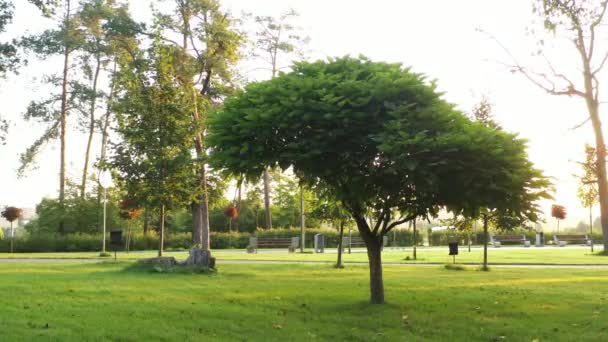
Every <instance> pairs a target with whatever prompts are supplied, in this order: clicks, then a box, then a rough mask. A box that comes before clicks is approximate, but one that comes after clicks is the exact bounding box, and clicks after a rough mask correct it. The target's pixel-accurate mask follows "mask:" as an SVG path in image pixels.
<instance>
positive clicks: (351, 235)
mask: <svg viewBox="0 0 608 342" xmlns="http://www.w3.org/2000/svg"><path fill="white" fill-rule="evenodd" d="M352 240H353V231H352V229H351V228H350V227H348V254H350V247H351V242H352Z"/></svg>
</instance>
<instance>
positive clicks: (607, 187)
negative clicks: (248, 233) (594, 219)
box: [589, 101, 608, 253]
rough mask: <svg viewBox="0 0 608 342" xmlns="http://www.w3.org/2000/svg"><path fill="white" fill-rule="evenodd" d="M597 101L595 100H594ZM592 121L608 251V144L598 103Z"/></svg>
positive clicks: (591, 108)
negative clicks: (605, 140) (607, 159)
mask: <svg viewBox="0 0 608 342" xmlns="http://www.w3.org/2000/svg"><path fill="white" fill-rule="evenodd" d="M594 102H595V101H594ZM589 112H590V114H591V122H592V124H593V130H594V131H595V145H596V149H595V152H596V157H597V185H598V194H599V198H600V220H601V222H602V233H603V242H604V253H607V252H608V181H607V179H606V145H605V144H604V133H603V132H602V123H601V121H600V118H599V109H598V106H597V103H596V104H595V105H594V106H592V107H590V109H589Z"/></svg>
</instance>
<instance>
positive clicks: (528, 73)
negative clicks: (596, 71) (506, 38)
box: [478, 29, 585, 97]
mask: <svg viewBox="0 0 608 342" xmlns="http://www.w3.org/2000/svg"><path fill="white" fill-rule="evenodd" d="M478 31H479V32H481V33H483V34H485V35H486V36H488V37H489V38H490V39H491V40H493V41H494V42H495V43H496V44H497V45H498V46H499V47H500V48H501V49H502V50H503V51H504V52H505V53H506V54H507V55H508V56H509V57H510V58H511V60H512V61H513V64H509V63H504V62H499V63H500V64H502V65H504V66H506V67H509V68H511V71H512V72H519V73H521V74H523V75H524V77H526V78H527V79H528V80H529V81H530V82H532V83H533V84H534V85H536V86H537V87H539V88H541V89H542V90H544V91H545V92H547V93H549V94H551V95H565V96H572V95H577V96H581V97H584V95H585V94H584V93H583V92H582V91H580V90H578V89H576V87H575V86H574V83H573V82H572V81H570V79H568V77H566V76H565V75H564V74H561V73H558V72H557V71H556V70H555V68H554V67H553V65H552V64H551V63H550V62H549V61H548V59H547V58H546V57H545V56H544V55H543V57H544V59H545V61H546V62H547V64H548V67H549V69H550V70H551V72H552V73H553V75H554V76H555V77H557V78H559V79H562V80H564V81H566V83H568V87H567V88H566V89H564V90H558V89H557V88H556V86H555V82H553V81H552V80H551V79H550V78H549V77H548V76H547V75H546V74H545V73H540V72H535V71H532V70H530V69H528V68H526V67H524V66H522V65H521V64H520V63H519V61H518V60H517V58H515V56H514V55H513V54H512V53H511V51H510V50H509V49H507V47H506V46H505V45H504V44H502V43H501V42H500V41H499V40H498V39H497V38H496V37H494V36H493V35H491V34H489V33H488V32H486V31H484V30H482V29H478ZM539 78H540V79H542V81H541V80H539ZM543 82H545V83H548V84H549V85H550V86H548V85H547V84H543Z"/></svg>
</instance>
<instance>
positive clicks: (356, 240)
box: [342, 235, 388, 250]
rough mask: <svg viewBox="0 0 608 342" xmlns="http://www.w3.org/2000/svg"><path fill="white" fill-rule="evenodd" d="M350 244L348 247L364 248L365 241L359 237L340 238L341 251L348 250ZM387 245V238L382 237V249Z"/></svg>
mask: <svg viewBox="0 0 608 342" xmlns="http://www.w3.org/2000/svg"><path fill="white" fill-rule="evenodd" d="M349 242H350V247H365V241H363V239H362V238H361V237H359V236H352V237H349V236H344V237H342V250H344V249H346V248H348V246H349ZM387 243H388V236H386V235H385V236H383V237H382V248H384V246H386V244H387Z"/></svg>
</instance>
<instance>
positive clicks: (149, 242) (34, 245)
mask: <svg viewBox="0 0 608 342" xmlns="http://www.w3.org/2000/svg"><path fill="white" fill-rule="evenodd" d="M316 234H324V235H325V246H326V247H328V248H335V247H337V246H338V237H339V234H338V232H337V231H336V230H333V229H306V244H305V246H306V247H307V248H312V247H313V245H314V236H315V235H316ZM344 234H345V235H348V230H347V229H345V232H344ZM352 235H353V236H358V235H359V233H358V232H357V231H356V230H353V231H352ZM251 236H258V237H284V238H285V237H296V236H297V237H299V236H300V229H298V228H292V229H270V230H258V231H256V232H255V233H254V234H253V235H251V234H249V233H239V232H233V233H223V232H222V233H219V232H212V233H211V248H213V249H225V248H238V249H244V248H246V247H247V246H248V245H249V237H251ZM412 240H413V235H412V232H411V231H405V230H395V231H394V232H391V233H390V234H389V246H392V245H395V244H396V245H398V246H410V245H411V244H412ZM417 240H418V243H419V244H420V243H421V242H422V236H420V235H419V236H418V239H417ZM191 241H192V238H191V234H190V233H171V232H168V233H167V234H166V236H165V249H166V250H169V251H170V250H185V249H189V248H190V247H191ZM111 248H112V247H111V246H110V245H109V241H108V242H107V249H108V250H111ZM157 248H158V236H157V235H156V234H154V233H149V234H147V235H143V234H141V233H138V234H135V235H134V236H133V237H132V243H131V250H134V251H139V250H155V249H157ZM9 249H10V240H9V239H0V253H6V252H8V251H9ZM100 249H101V234H68V235H65V236H62V235H53V234H28V235H24V236H20V237H18V238H15V251H16V252H26V253H36V252H90V251H99V250H100Z"/></svg>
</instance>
